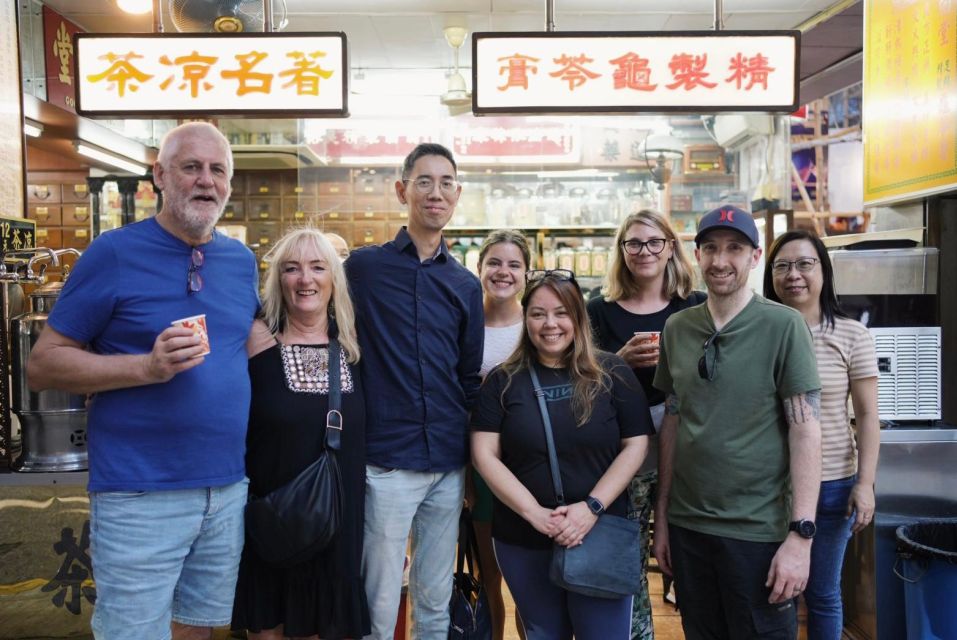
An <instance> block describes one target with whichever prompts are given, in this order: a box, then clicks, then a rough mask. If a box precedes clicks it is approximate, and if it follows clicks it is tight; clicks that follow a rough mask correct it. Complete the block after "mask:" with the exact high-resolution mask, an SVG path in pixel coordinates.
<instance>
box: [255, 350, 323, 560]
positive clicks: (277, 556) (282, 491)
mask: <svg viewBox="0 0 957 640" xmlns="http://www.w3.org/2000/svg"><path fill="white" fill-rule="evenodd" d="M339 354H340V347H339V342H338V340H336V339H335V338H332V339H330V340H329V412H328V413H327V414H326V427H325V436H324V447H323V450H322V453H320V454H319V457H318V458H317V459H316V461H315V462H313V463H312V464H310V465H309V466H308V467H306V468H305V469H303V470H302V471H301V472H300V473H299V475H297V476H296V477H295V478H293V479H292V480H290V481H289V482H287V483H286V484H284V485H283V486H281V487H279V488H278V489H275V490H273V491H271V492H269V493H268V494H266V495H265V496H262V497H251V499H250V500H249V502H248V503H247V504H246V514H245V515H246V542H247V543H248V544H249V545H250V546H251V548H252V549H253V550H254V551H255V552H256V553H257V554H258V555H259V557H260V558H262V559H263V560H264V561H265V562H267V563H268V564H270V565H273V566H275V567H281V568H284V567H291V566H294V565H297V564H300V563H302V562H305V561H306V560H309V559H310V558H311V557H313V556H314V555H315V554H316V553H318V552H319V551H322V550H323V549H324V548H326V547H327V546H328V545H329V543H330V542H331V541H332V538H333V536H335V534H336V532H337V531H338V530H339V522H340V520H341V518H342V478H341V476H340V473H339V462H338V460H337V459H336V451H338V450H339V448H340V436H341V433H342V414H341V413H340V411H339V409H340V407H341V388H340V378H339V376H340V368H339V357H340V355H339Z"/></svg>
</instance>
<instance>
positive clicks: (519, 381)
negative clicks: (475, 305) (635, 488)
mask: <svg viewBox="0 0 957 640" xmlns="http://www.w3.org/2000/svg"><path fill="white" fill-rule="evenodd" d="M599 359H600V361H601V362H602V366H603V368H604V369H605V371H608V372H609V373H610V379H611V388H610V390H608V391H604V392H602V393H600V394H599V396H598V398H596V400H595V404H594V408H593V409H592V415H591V418H590V419H589V421H588V422H587V423H585V424H584V425H582V426H580V427H579V426H577V425H576V424H575V423H576V420H575V418H574V416H573V415H572V412H571V398H572V386H571V382H570V380H569V376H568V371H567V369H549V368H547V367H543V366H540V365H536V369H535V370H536V372H537V373H538V377H539V380H540V382H541V384H542V390H543V391H544V392H545V398H546V400H547V406H548V413H549V417H550V418H551V421H552V431H553V432H554V435H555V448H556V449H557V451H558V466H559V468H560V469H561V473H562V486H563V488H564V490H565V502H566V503H568V504H572V503H575V502H579V501H581V500H584V499H585V498H586V497H587V496H588V495H589V494H590V493H591V491H592V489H593V488H594V487H595V484H596V483H597V482H598V480H599V479H600V478H601V477H602V476H603V475H604V474H605V472H606V471H607V470H608V467H610V466H611V463H612V462H613V461H614V459H615V457H617V456H618V453H619V452H620V451H621V440H622V438H631V437H633V436H641V435H650V434H652V433H654V430H653V428H652V423H651V417H650V415H649V414H648V403H647V402H646V401H645V394H644V392H643V391H642V389H641V385H639V384H638V380H637V379H636V378H635V374H634V373H633V372H632V370H631V368H629V367H628V365H627V364H625V361H624V360H622V359H621V358H619V357H618V356H616V355H614V354H610V353H604V352H602V353H600V354H599ZM506 379H507V376H506V375H505V373H504V372H503V371H502V370H501V369H494V370H492V372H491V373H490V374H489V375H488V377H487V378H486V380H485V383H484V384H483V385H482V389H481V391H480V392H479V399H478V405H477V407H476V408H475V411H474V412H473V414H472V424H471V427H472V430H474V431H491V432H496V433H499V434H501V452H502V462H503V463H504V464H505V466H506V467H508V469H509V470H510V471H511V472H512V473H513V474H515V477H516V478H518V480H519V482H521V483H522V484H523V485H525V487H526V488H527V489H528V490H529V491H530V492H531V494H532V495H533V496H535V499H536V500H538V503H539V504H540V505H542V506H543V507H548V508H553V507H555V506H556V505H557V501H556V499H555V490H554V488H553V487H552V478H551V473H550V471H549V467H548V449H547V447H546V445H545V431H544V429H545V427H544V425H543V424H542V417H541V412H540V411H539V408H538V402H537V400H536V399H535V394H534V392H533V387H532V380H531V377H530V376H529V375H528V371H521V372H519V373H518V374H516V375H515V377H514V378H513V379H512V383H511V385H509V387H508V389H507V390H506V391H505V394H504V397H503V394H502V389H503V388H504V387H505V383H506ZM608 512H609V513H613V514H615V515H619V516H624V515H625V496H624V493H622V495H621V496H619V497H618V498H617V499H616V500H615V501H614V502H613V503H612V504H611V505H608ZM492 535H493V536H494V537H495V538H496V539H499V540H502V541H503V542H507V543H511V544H517V545H521V546H524V547H531V548H548V547H550V546H551V544H552V541H551V540H550V539H549V538H548V537H547V536H545V535H542V534H540V533H538V532H537V531H535V529H534V528H533V527H532V525H530V524H529V523H528V522H526V521H525V520H524V519H523V518H522V517H521V516H520V515H518V514H516V513H515V512H514V511H512V510H511V509H509V508H508V507H507V506H506V505H505V504H503V503H502V502H501V501H500V500H498V498H496V499H495V506H494V511H493V516H492Z"/></svg>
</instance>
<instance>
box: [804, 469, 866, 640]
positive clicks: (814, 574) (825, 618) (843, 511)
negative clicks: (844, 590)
mask: <svg viewBox="0 0 957 640" xmlns="http://www.w3.org/2000/svg"><path fill="white" fill-rule="evenodd" d="M856 482H857V476H856V475H855V476H850V477H849V478H842V479H840V480H828V481H826V482H822V483H821V493H820V495H819V497H818V499H817V516H816V517H815V524H817V534H815V536H814V544H812V545H811V574H810V576H809V577H808V581H807V588H806V589H805V591H804V601H805V603H807V637H808V640H840V637H841V630H842V629H843V627H844V609H843V606H842V603H841V568H842V567H843V566H844V551H845V550H846V549H847V542H848V540H850V539H851V525H853V523H854V518H853V517H851V518H848V517H847V501H848V499H849V498H850V495H851V489H853V488H854V484H855V483H856Z"/></svg>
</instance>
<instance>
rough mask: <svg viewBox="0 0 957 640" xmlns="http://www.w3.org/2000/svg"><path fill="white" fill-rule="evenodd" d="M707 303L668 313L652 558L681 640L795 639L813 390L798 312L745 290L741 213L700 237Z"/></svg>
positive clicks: (752, 262) (812, 367)
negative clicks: (668, 581) (671, 599)
mask: <svg viewBox="0 0 957 640" xmlns="http://www.w3.org/2000/svg"><path fill="white" fill-rule="evenodd" d="M695 243H696V244H697V248H696V249H695V256H696V257H697V259H698V264H699V266H700V267H701V273H702V275H703V276H704V280H705V283H706V284H707V287H708V301H707V303H706V304H702V305H698V306H697V307H692V308H690V309H686V310H684V311H681V312H679V313H676V314H674V315H673V316H671V318H669V319H668V322H667V323H666V324H665V329H664V332H663V333H662V336H661V356H660V361H659V364H658V370H657V373H656V375H655V382H654V384H655V387H657V388H659V389H661V390H662V391H663V392H665V393H666V394H667V399H666V400H665V407H666V409H665V418H664V421H663V423H662V425H661V432H660V434H659V447H660V451H659V460H658V470H659V486H658V503H657V505H656V508H655V543H654V551H655V557H656V558H657V559H658V564H659V565H660V566H661V569H662V570H663V571H664V572H665V573H666V574H669V575H674V577H675V588H676V590H677V596H678V602H679V603H680V606H681V622H682V626H683V628H684V632H685V636H686V637H687V638H688V640H696V639H698V638H709V639H717V638H723V639H730V638H734V639H735V640H738V639H749V638H775V639H776V638H782V639H793V638H796V637H797V616H796V607H795V601H794V598H795V597H796V596H797V595H798V594H799V593H801V591H802V590H803V589H804V586H805V584H806V583H807V576H808V569H809V565H810V559H811V540H812V538H813V536H814V513H815V510H816V507H817V493H818V487H819V485H820V480H821V428H820V422H819V417H820V387H821V385H820V381H819V380H818V375H817V365H816V362H815V359H814V348H813V345H812V341H811V334H810V332H809V331H808V328H807V326H806V325H805V323H804V320H803V319H802V318H801V315H800V314H799V313H797V312H796V311H794V310H793V309H790V308H788V307H785V306H783V305H780V304H776V303H773V302H770V301H768V300H766V299H765V298H763V297H761V296H759V295H757V294H755V293H754V292H753V291H752V290H751V289H750V288H749V287H748V275H749V274H750V272H751V270H752V269H754V268H755V267H756V266H757V264H758V261H759V260H760V259H761V249H760V247H759V244H758V231H757V228H756V227H755V224H754V219H753V218H752V217H751V215H750V214H748V213H747V212H746V211H742V210H741V209H738V208H736V207H731V206H725V207H721V208H719V209H715V210H714V211H711V212H709V213H707V214H706V215H705V216H704V217H703V218H702V220H701V223H700V224H699V226H698V234H697V236H696V237H695Z"/></svg>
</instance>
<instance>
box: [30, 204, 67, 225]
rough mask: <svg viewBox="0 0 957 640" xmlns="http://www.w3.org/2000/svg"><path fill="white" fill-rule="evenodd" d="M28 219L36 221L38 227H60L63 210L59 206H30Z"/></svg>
mask: <svg viewBox="0 0 957 640" xmlns="http://www.w3.org/2000/svg"><path fill="white" fill-rule="evenodd" d="M27 217H28V218H30V219H31V220H36V221H37V225H44V226H54V227H56V226H59V225H60V224H61V222H60V221H61V220H62V218H61V209H60V205H58V204H53V205H50V204H30V205H28V206H27Z"/></svg>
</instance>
